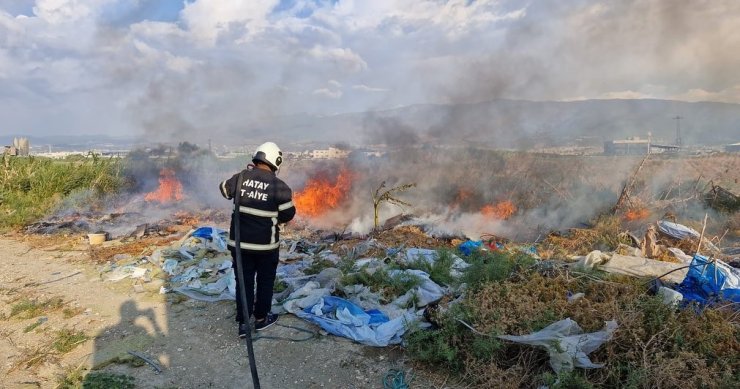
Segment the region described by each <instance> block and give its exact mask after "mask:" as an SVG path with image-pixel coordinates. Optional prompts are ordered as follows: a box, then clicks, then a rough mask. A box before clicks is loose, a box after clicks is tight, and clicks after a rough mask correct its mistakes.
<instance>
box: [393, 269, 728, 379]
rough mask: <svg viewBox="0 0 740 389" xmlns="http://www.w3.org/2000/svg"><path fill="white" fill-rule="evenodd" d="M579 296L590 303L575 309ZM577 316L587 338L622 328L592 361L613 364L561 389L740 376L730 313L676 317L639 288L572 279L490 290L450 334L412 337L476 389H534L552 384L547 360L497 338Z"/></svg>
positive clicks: (461, 314)
mask: <svg viewBox="0 0 740 389" xmlns="http://www.w3.org/2000/svg"><path fill="white" fill-rule="evenodd" d="M578 292H582V293H584V294H585V297H583V298H580V299H578V300H576V301H575V302H573V303H569V302H568V296H569V295H571V294H573V293H578ZM568 317H569V318H572V319H573V320H575V321H576V322H577V323H578V324H579V325H580V326H581V327H582V328H583V330H584V331H585V332H593V331H598V330H601V329H603V327H604V322H605V321H607V320H616V321H617V323H618V325H619V328H618V330H617V331H616V332H615V335H614V338H613V339H612V340H611V341H609V342H607V343H606V344H605V345H603V346H602V347H600V348H599V349H598V350H596V351H595V352H594V353H592V354H591V356H590V357H591V359H592V361H594V362H602V363H605V364H606V366H605V367H604V368H602V369H593V370H578V369H577V370H576V371H575V372H573V373H570V374H566V375H565V376H561V377H560V380H561V381H560V382H561V383H562V382H571V383H572V386H570V384H569V385H566V386H560V387H592V386H593V387H635V388H642V387H644V388H648V387H649V388H675V387H700V386H702V385H704V386H705V387H726V386H724V385H727V384H728V383H730V382H737V381H733V380H736V379H737V378H739V377H738V372H740V326H739V325H740V322H739V321H738V320H739V319H738V317H737V314H736V313H735V312H734V311H733V310H732V309H731V308H728V307H725V308H704V309H697V307H688V308H686V309H682V310H675V309H674V308H672V307H668V306H666V305H664V304H663V303H662V301H661V300H660V299H659V298H656V297H653V296H649V295H648V294H647V290H646V287H645V286H644V285H643V284H642V283H641V282H640V281H639V280H635V279H630V278H626V277H609V278H608V279H599V278H597V276H595V275H593V274H570V273H567V272H563V271H559V272H555V273H554V274H550V275H548V276H545V275H542V274H539V273H529V274H522V273H519V274H516V275H513V276H512V277H510V278H509V279H508V280H506V281H503V282H491V283H488V284H485V285H484V286H482V287H481V288H479V289H477V290H476V291H475V292H474V293H471V294H469V295H468V296H467V298H466V300H465V301H464V302H463V303H462V304H460V305H459V306H458V307H455V308H453V309H451V310H450V311H449V314H448V316H447V317H446V319H445V321H443V323H444V324H443V326H442V328H441V329H439V330H437V331H436V332H429V331H424V332H421V331H417V332H415V333H412V334H411V335H410V336H409V338H408V340H409V351H410V352H411V354H412V355H414V356H416V357H417V358H420V359H422V360H425V361H426V362H431V363H434V364H442V365H445V366H446V367H447V368H451V369H453V370H455V371H457V372H459V374H461V375H462V376H463V377H465V381H466V382H469V383H471V385H472V386H474V387H481V388H488V387H512V388H513V387H535V386H538V385H540V384H543V383H547V380H548V377H550V376H552V374H551V369H550V367H549V365H548V357H547V354H546V353H545V352H544V351H543V350H541V349H538V348H533V347H530V346H522V345H517V344H513V343H508V342H503V341H499V340H497V338H495V337H493V336H495V335H498V334H512V335H523V334H528V333H531V332H533V331H537V330H539V329H542V328H543V327H545V326H547V325H549V324H552V323H553V322H555V321H558V320H562V319H564V318H568ZM458 318H459V319H463V320H466V321H468V322H469V323H470V324H471V325H473V326H474V327H475V328H476V329H477V330H478V331H480V332H482V333H485V334H489V336H491V337H485V336H481V335H478V334H475V333H473V332H472V331H470V330H468V329H467V328H465V327H464V326H462V325H460V323H459V322H456V321H455V319H458ZM550 378H552V377H550ZM576 383H577V384H576ZM555 387H558V386H557V385H556V386H555ZM728 387H729V386H728Z"/></svg>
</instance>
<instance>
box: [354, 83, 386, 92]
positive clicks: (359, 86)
mask: <svg viewBox="0 0 740 389" xmlns="http://www.w3.org/2000/svg"><path fill="white" fill-rule="evenodd" d="M352 89H354V90H357V91H362V92H370V93H377V92H388V91H390V89H386V88H373V87H371V86H367V85H365V84H357V85H352Z"/></svg>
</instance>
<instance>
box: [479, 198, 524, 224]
mask: <svg viewBox="0 0 740 389" xmlns="http://www.w3.org/2000/svg"><path fill="white" fill-rule="evenodd" d="M516 210H517V208H516V205H514V203H512V202H511V201H509V200H506V201H502V202H500V203H496V204H488V205H484V206H483V208H481V210H480V213H482V214H483V215H484V216H491V217H493V218H495V219H499V220H506V219H508V218H510V217H511V215H513V214H514V213H515V212H516Z"/></svg>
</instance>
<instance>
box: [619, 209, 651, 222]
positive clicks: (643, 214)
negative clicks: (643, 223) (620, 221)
mask: <svg viewBox="0 0 740 389" xmlns="http://www.w3.org/2000/svg"><path fill="white" fill-rule="evenodd" d="M648 216H650V211H648V209H647V208H633V209H630V210H629V211H627V212H626V213H625V214H624V219H625V220H627V221H634V220H642V219H645V218H647V217H648Z"/></svg>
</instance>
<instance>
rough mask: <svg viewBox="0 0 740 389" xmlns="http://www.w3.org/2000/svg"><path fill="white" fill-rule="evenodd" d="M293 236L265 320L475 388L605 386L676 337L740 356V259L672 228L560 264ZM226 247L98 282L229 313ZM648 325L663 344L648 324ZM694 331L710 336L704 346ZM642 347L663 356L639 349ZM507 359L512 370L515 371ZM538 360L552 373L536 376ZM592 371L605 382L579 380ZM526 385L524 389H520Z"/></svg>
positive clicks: (218, 234) (213, 236) (499, 246)
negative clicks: (286, 317)
mask: <svg viewBox="0 0 740 389" xmlns="http://www.w3.org/2000/svg"><path fill="white" fill-rule="evenodd" d="M396 229H398V230H399V231H398V233H399V234H415V235H414V237H413V238H412V237H409V238H408V239H406V241H407V242H414V243H422V242H427V243H428V242H432V244H430V245H429V246H430V247H426V248H423V247H407V246H406V245H405V244H403V243H402V242H399V240H397V239H384V238H383V237H384V236H386V235H385V234H386V233H387V234H390V235H393V231H394V230H396ZM304 232H305V231H304ZM287 235H290V234H287ZM295 235H296V236H288V237H287V238H285V239H284V240H283V241H282V242H281V248H280V264H279V266H278V270H277V279H276V286H275V294H274V300H273V311H275V312H283V313H286V312H287V313H290V314H294V315H296V316H297V317H300V318H302V319H304V320H306V321H308V322H311V323H314V324H316V325H318V326H320V327H321V328H322V329H324V330H325V331H327V332H328V333H330V334H334V335H337V336H342V337H346V338H348V339H352V340H354V341H357V342H359V343H362V344H365V345H369V346H378V347H383V346H387V345H391V344H401V343H402V344H404V346H405V347H406V348H407V350H408V352H409V353H410V354H411V355H412V356H414V357H415V358H417V359H420V360H422V361H425V362H430V363H435V364H439V363H441V364H443V365H447V367H449V368H452V369H453V370H456V371H462V372H468V373H472V369H482V368H486V369H488V370H486V371H492V372H496V374H497V378H495V379H494V378H492V377H493V375H494V374H493V373H491V374H484V375H482V376H481V377H480V378H477V379H476V380H477V381H476V384H480V385H481V386H491V385H493V386H501V385H502V382H509V384H511V383H515V382H521V383H522V385H524V386H527V385H529V384H533V383H534V382H535V381H536V383H540V384H542V383H545V384H546V383H547V382H548V381H547V377H548V376H547V374H550V373H548V371H549V372H553V373H554V374H555V377H559V378H557V379H556V380H555V381H553V382H560V381H558V380H562V379H564V378H563V377H566V376H567V377H571V378H572V377H575V376H573V375H574V374H575V375H577V376H578V377H580V378H582V379H586V378H588V379H589V380H591V379H598V380H606V381H609V379H613V378H614V377H611V375H610V374H612V375H613V374H616V373H614V372H613V371H611V370H609V369H611V368H612V367H613V364H614V363H616V362H614V361H613V360H612V359H616V360H619V361H620V362H619V363H626V364H627V365H630V366H631V364H632V363H633V362H634V361H632V360H631V359H629V358H631V357H629V356H631V355H633V351H627V350H631V349H632V348H634V347H638V346H639V347H642V348H644V349H645V350H647V348H646V347H648V346H649V345H650V347H654V348H656V349H655V350H653V351H654V352H656V353H657V352H662V351H661V350H663V349H662V348H661V347H663V348H666V347H668V346H667V345H668V344H672V342H674V340H673V336H674V335H675V332H676V331H691V332H687V333H686V334H684V335H683V336H687V337H688V338H687V339H688V340H686V344H687V345H692V344H693V343H692V342H693V341H694V340H693V338H692V337H694V338H699V339H700V340H701V342H704V341H705V338H704V337H711V336H714V337H717V336H719V335H717V334H711V331H713V329H715V328H722V331H724V332H723V334H724V335H723V336H725V335H726V336H725V338H723V339H725V341H724V342H725V345H724V346H723V347H724V348H723V351H722V352H720V353H719V354H717V355H725V354H727V353H731V352H736V351H737V352H740V344H738V341H737V339H738V338H736V337H735V336H736V335H738V323H737V321H738V318H737V316H738V315H737V314H736V312H737V311H738V308H739V307H740V305H738V303H740V273H739V272H738V270H737V269H735V268H733V267H732V266H731V265H730V264H729V263H733V261H735V260H736V259H737V257H738V255H740V251H738V250H736V249H733V248H730V249H724V250H723V249H722V248H720V247H718V245H716V244H715V243H714V242H712V241H711V240H709V239H706V238H705V237H704V236H703V233H700V232H697V231H695V230H694V229H691V228H689V227H687V226H684V225H681V224H678V223H675V222H670V221H659V222H657V223H655V224H654V225H651V226H648V227H647V229H646V231H645V236H644V238H642V239H639V238H637V237H636V236H635V235H633V234H628V235H625V232H622V233H620V236H619V237H615V238H614V239H613V241H614V243H615V244H614V245H613V247H612V250H608V251H600V250H592V251H591V252H589V253H587V254H586V255H580V256H572V255H571V256H565V257H562V256H561V257H560V258H554V257H553V256H549V257H548V258H543V257H541V256H540V252H548V251H551V247H549V245H552V242H548V241H545V242H540V243H537V244H530V243H524V244H522V243H515V242H511V241H508V240H506V239H503V238H499V237H495V236H493V235H483V236H482V237H481V238H480V239H478V240H462V239H448V240H437V239H435V238H433V237H430V236H427V235H425V234H424V233H423V232H422V230H421V229H418V228H417V229H413V228H410V227H409V225H408V224H405V225H403V226H396V227H394V228H393V229H391V230H390V231H385V232H381V233H377V234H375V235H374V236H357V235H351V234H326V233H324V234H313V235H312V236H310V237H306V236H305V235H307V234H304V236H301V235H300V233H298V234H295ZM226 239H227V232H226V231H224V230H221V229H218V228H215V227H200V228H197V229H195V230H192V231H190V232H189V233H188V234H186V235H185V236H184V237H183V238H181V239H179V240H177V241H174V242H172V243H171V244H170V245H169V246H167V247H160V248H157V249H156V250H154V251H153V252H152V254H151V255H147V256H143V257H140V258H138V259H137V258H133V257H130V256H129V257H121V258H119V259H120V261H119V263H118V264H114V265H112V266H108V267H106V268H105V269H104V272H103V277H104V278H105V279H107V280H109V281H111V282H117V281H120V280H122V279H124V278H133V279H138V280H144V281H146V280H147V279H148V278H155V277H161V278H163V279H165V280H166V282H165V284H164V285H162V287H161V288H160V293H177V294H181V295H184V296H187V297H189V298H192V299H197V300H201V301H220V300H233V299H234V296H235V294H236V290H235V281H234V272H233V269H232V268H231V257H230V255H229V252H228V250H227V247H226ZM558 239H560V240H557V242H561V241H562V239H567V237H559V238H558ZM698 250H700V251H701V252H702V253H704V255H702V254H698V253H697V252H696V251H698ZM733 250H734V251H733ZM687 252H688V254H687ZM114 260H115V258H114ZM132 260H134V261H135V262H134V263H132ZM136 261H138V262H136ZM137 282H138V281H137ZM656 301H657V303H656ZM656 304H657V305H656ZM692 307H704V308H701V309H700V310H697V309H693V308H692ZM717 307H720V308H717ZM708 312H716V313H713V315H716V316H712V318H711V321H710V319H708V318H707V317H704V316H702V315H707V313H708ZM728 312H730V313H728ZM655 315H662V316H660V317H661V318H662V319H660V320H664V321H665V322H661V323H664V324H661V325H666V326H667V327H666V328H673V329H672V330H671V331H673V332H671V333H668V332H666V331H668V330H665V329H662V327H660V325H658V326H653V325H652V324H650V323H651V320H658V319H656V318H655V317H654V316H655ZM717 315H718V316H717ZM728 318H730V319H728ZM733 320H734V322H733ZM673 322H675V323H674V324H671V323H673ZM665 323H667V324H665ZM696 326H699V327H700V328H704V331H710V333H708V334H705V335H701V336H700V335H698V333H697V332H696V329H694V327H696ZM699 332H701V331H699ZM727 334H729V335H727ZM648 335H649V337H652V338H656V339H660V342H658V343H655V342H656V341H655V340H653V341H652V342H653V343H649V344H648V343H645V342H650V339H649V338H646V337H648ZM720 338H721V336H720ZM733 339H734V340H733ZM625 342H626V343H625ZM697 342H699V341H698V340H697ZM702 344H703V343H702ZM532 346H534V347H532ZM686 347H688V346H686ZM691 347H698V346H696V345H694V346H691ZM669 348H670V347H669ZM682 352H683V351H682ZM686 352H688V351H686ZM541 353H545V355H547V358H545V359H542V355H541ZM669 354H670V353H669ZM669 354H665V355H669ZM635 355H637V354H635ZM660 355H664V354H660ZM670 355H672V354H670ZM681 355H684V354H681ZM686 355H688V354H686ZM504 357H506V359H505V360H508V361H509V362H505V360H504V359H501V358H504ZM511 358H519V359H515V360H516V361H518V362H514V363H513V364H512V362H511V361H512V359H511ZM661 358H662V357H661ZM692 358H693V357H692ZM696 358H699V356H697V357H696ZM535 360H540V361H545V360H546V361H549V362H548V363H547V364H539V363H535V364H534V365H532V362H531V361H535ZM486 361H488V362H486ZM525 361H530V362H527V363H525ZM672 361H673V360H672ZM634 363H636V362H634ZM661 363H663V362H660V363H658V362H656V364H657V365H656V366H662V365H661ZM665 363H668V362H665ZM671 363H677V362H676V361H673V362H671ZM687 363H688V362H687ZM692 363H693V362H692ZM706 363H709V365H711V367H712V369H715V370H712V371H730V370H732V369H735V368H737V367H738V366H737V365H738V361H737V359H736V358H735V360H732V359H730V360H727V361H724V362H722V361H711V363H710V362H706ZM709 365H708V366H709ZM584 369H587V370H584ZM728 369H730V370H728ZM599 370H609V372H607V373H601V374H602V375H599V373H588V372H589V371H599ZM710 370H711V369H710ZM651 372H652V370H651ZM527 374H529V375H528V376H529V377H530V378H529V381H527V380H525V381H521V380H522V378H521V377H522V375H524V376H527ZM619 374H622V373H619ZM651 374H652V373H651ZM606 376H609V377H611V378H608V377H606ZM515 377H518V378H515ZM531 377H535V378H531ZM594 377H595V378H594ZM622 378H624V377H622V376H620V379H622ZM720 378H721V379H724V378H722V377H720ZM720 378H718V379H720ZM533 379H534V380H535V381H532V380H533ZM551 384H552V383H551ZM507 385H508V384H507ZM512 385H513V384H512ZM504 386H505V385H504ZM514 386H516V385H514Z"/></svg>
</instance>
